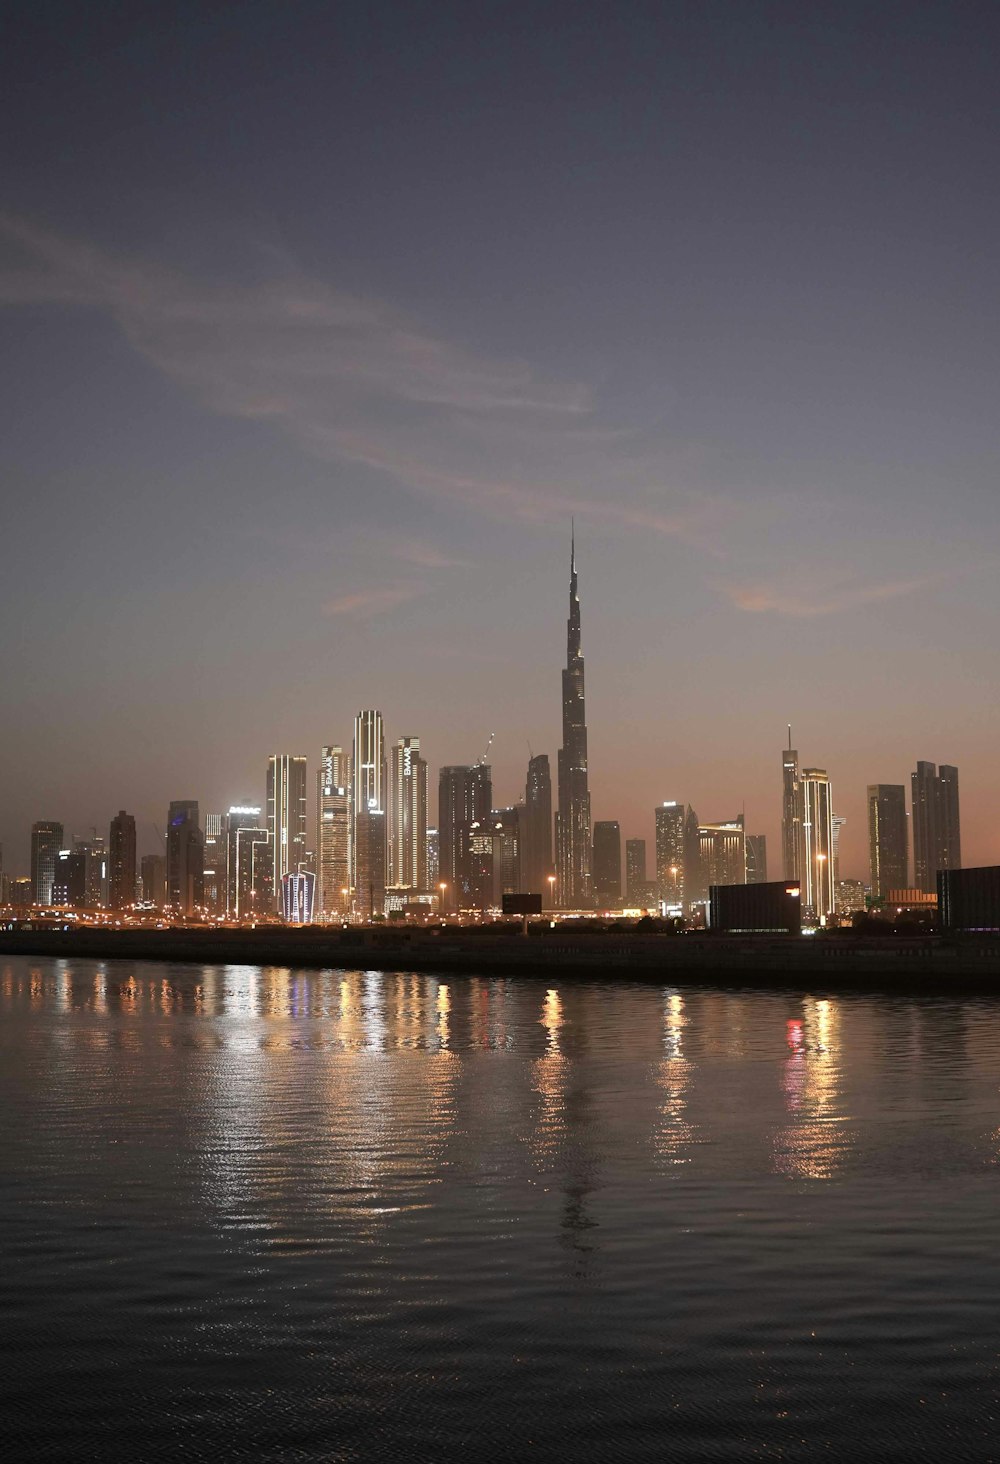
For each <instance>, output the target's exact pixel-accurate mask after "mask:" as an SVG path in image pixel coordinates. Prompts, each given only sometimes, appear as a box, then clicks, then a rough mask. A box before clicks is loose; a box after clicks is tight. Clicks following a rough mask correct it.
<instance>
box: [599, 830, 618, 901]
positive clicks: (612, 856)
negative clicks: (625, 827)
mask: <svg viewBox="0 0 1000 1464" xmlns="http://www.w3.org/2000/svg"><path fill="white" fill-rule="evenodd" d="M593 867H594V894H595V897H596V899H597V905H598V908H599V909H611V910H613V909H615V908H616V907H617V906H618V905H620V904H621V899H622V831H621V826H620V825H619V823H618V821H617V820H616V819H600V820H598V822H597V823H595V825H594V866H593Z"/></svg>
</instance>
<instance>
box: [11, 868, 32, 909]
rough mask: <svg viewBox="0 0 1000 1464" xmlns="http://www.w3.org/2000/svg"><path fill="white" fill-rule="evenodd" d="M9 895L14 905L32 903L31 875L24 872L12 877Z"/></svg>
mask: <svg viewBox="0 0 1000 1464" xmlns="http://www.w3.org/2000/svg"><path fill="white" fill-rule="evenodd" d="M9 895H10V903H11V904H12V905H30V904H31V903H32V900H31V879H30V878H29V876H28V875H26V874H24V875H18V876H16V877H14V878H11V881H10V890H9Z"/></svg>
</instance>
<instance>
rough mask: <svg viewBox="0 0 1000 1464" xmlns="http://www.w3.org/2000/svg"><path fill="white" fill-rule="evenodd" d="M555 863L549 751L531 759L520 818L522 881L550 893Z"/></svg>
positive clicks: (529, 887) (534, 891)
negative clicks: (553, 857)
mask: <svg viewBox="0 0 1000 1464" xmlns="http://www.w3.org/2000/svg"><path fill="white" fill-rule="evenodd" d="M554 873H555V865H554V864H553V862H552V778H551V775H550V772H549V758H548V754H547V753H544V752H542V753H539V754H538V756H537V757H532V758H530V759H529V762H528V776H527V780H526V782H525V786H524V813H523V816H522V819H521V883H522V886H523V888H524V889H525V890H526V891H528V892H529V893H532V894H543V893H544V894H545V895H546V896H547V895H548V893H549V875H551V874H554Z"/></svg>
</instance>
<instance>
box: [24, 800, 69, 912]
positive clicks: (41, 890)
mask: <svg viewBox="0 0 1000 1464" xmlns="http://www.w3.org/2000/svg"><path fill="white" fill-rule="evenodd" d="M62 844H63V826H62V824H61V823H57V822H56V821H55V819H44V818H43V819H39V820H38V822H37V823H33V824H32V825H31V903H32V904H33V905H51V904H52V882H53V880H54V879H55V874H56V859H57V858H58V857H59V850H60V849H61V848H62Z"/></svg>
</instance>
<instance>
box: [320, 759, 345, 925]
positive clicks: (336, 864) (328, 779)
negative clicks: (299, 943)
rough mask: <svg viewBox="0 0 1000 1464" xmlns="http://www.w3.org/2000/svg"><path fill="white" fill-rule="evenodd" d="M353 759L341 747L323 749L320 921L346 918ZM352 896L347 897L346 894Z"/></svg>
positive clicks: (321, 775)
mask: <svg viewBox="0 0 1000 1464" xmlns="http://www.w3.org/2000/svg"><path fill="white" fill-rule="evenodd" d="M348 762H349V759H348V758H347V757H346V756H345V755H344V750H343V748H341V747H336V746H328V747H324V748H323V753H322V756H321V758H320V764H319V773H318V775H317V776H318V795H317V805H316V842H317V844H318V850H317V858H318V864H319V869H318V875H319V879H318V890H317V907H318V910H319V915H320V918H321V919H323V920H331V919H333V918H335V917H340V918H343V916H344V915H345V914H346V913H347V902H348V899H349V895H350V888H351V790H350V776H349V768H348ZM345 890H347V891H348V894H346V895H345V893H344V891H345Z"/></svg>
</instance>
